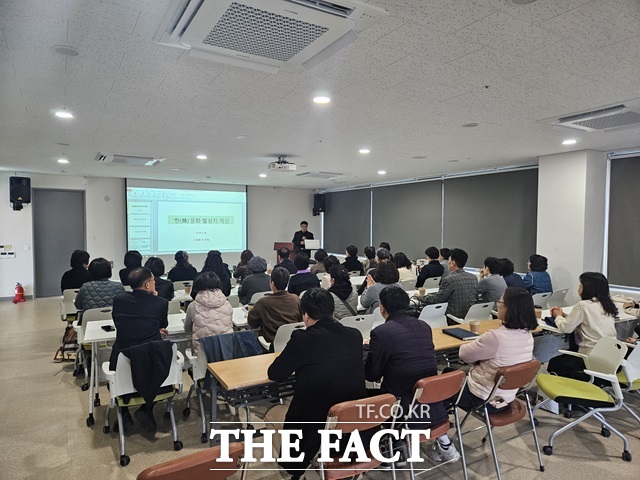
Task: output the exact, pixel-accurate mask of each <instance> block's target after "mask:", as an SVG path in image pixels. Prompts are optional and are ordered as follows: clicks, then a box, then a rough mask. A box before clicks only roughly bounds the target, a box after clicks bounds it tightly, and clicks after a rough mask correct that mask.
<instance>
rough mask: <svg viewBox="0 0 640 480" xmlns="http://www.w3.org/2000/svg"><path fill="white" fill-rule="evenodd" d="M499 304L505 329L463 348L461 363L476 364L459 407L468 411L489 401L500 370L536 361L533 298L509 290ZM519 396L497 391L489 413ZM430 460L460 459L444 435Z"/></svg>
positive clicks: (527, 294)
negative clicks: (533, 334)
mask: <svg viewBox="0 0 640 480" xmlns="http://www.w3.org/2000/svg"><path fill="white" fill-rule="evenodd" d="M497 304H498V318H499V319H500V320H502V326H501V327H500V328H497V329H495V330H489V331H488V332H486V333H484V334H482V335H481V336H480V337H478V338H476V339H475V340H474V341H473V342H470V343H468V344H466V345H462V346H461V347H460V359H461V360H463V361H464V362H467V363H471V364H473V366H472V367H471V369H470V370H469V376H468V379H467V385H466V387H465V389H464V390H463V392H462V395H461V397H460V402H459V404H458V405H459V406H460V408H462V409H464V410H467V411H468V410H471V409H473V408H475V407H477V406H479V405H481V404H482V403H483V402H484V401H486V399H487V398H489V394H490V393H491V390H492V389H493V386H494V383H495V376H496V372H497V371H498V370H499V369H500V368H502V367H508V366H511V365H517V364H518V363H524V362H528V361H530V360H531V359H532V358H533V336H532V335H531V330H535V329H536V328H537V327H538V322H537V320H536V315H535V310H534V308H533V299H532V298H531V294H530V293H529V292H527V291H526V290H525V289H524V288H507V289H506V290H505V292H504V294H503V295H502V297H500V300H498V302H497ZM446 371H447V369H445V372H446ZM516 393H517V390H502V389H498V390H496V395H495V397H494V399H493V400H492V401H491V403H490V404H489V405H487V408H488V410H489V412H490V413H494V412H499V411H501V410H504V409H505V408H507V407H508V405H509V403H511V402H513V400H514V399H515V396H516ZM429 456H430V457H431V458H433V459H434V460H436V461H438V462H442V461H446V460H457V459H458V458H459V456H460V455H459V454H458V452H457V451H456V449H455V447H454V446H453V444H452V443H451V442H450V440H449V437H448V436H447V435H442V436H441V437H439V438H438V440H437V441H436V442H434V444H433V446H432V449H431V450H430V451H429Z"/></svg>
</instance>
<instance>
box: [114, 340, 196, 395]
mask: <svg viewBox="0 0 640 480" xmlns="http://www.w3.org/2000/svg"><path fill="white" fill-rule="evenodd" d="M171 348H172V350H173V358H172V360H171V368H170V369H169V374H168V375H167V378H165V380H164V382H162V385H161V386H162V387H164V386H167V385H181V384H182V365H183V363H184V357H183V356H182V353H180V352H178V347H177V346H176V344H175V343H174V344H173V345H171ZM179 360H180V361H179ZM109 388H110V389H111V394H112V395H113V396H115V397H120V396H122V395H126V394H127V393H135V392H136V389H135V387H134V386H133V379H132V378H131V361H130V360H129V357H127V356H126V355H125V354H124V353H120V354H119V355H118V362H117V363H116V374H115V377H114V381H113V385H110V386H109Z"/></svg>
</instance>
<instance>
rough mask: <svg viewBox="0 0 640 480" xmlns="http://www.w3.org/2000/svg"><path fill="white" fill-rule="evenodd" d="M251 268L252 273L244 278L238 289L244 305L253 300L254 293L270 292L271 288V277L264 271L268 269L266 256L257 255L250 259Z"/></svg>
mask: <svg viewBox="0 0 640 480" xmlns="http://www.w3.org/2000/svg"><path fill="white" fill-rule="evenodd" d="M249 270H251V275H249V276H248V277H247V278H245V279H244V282H242V285H241V286H240V288H239V289H238V297H239V298H240V303H242V304H243V305H246V304H247V303H249V302H250V301H251V297H253V294H254V293H258V292H268V291H269V290H270V289H271V287H270V286H269V285H270V283H271V279H270V278H269V275H267V274H266V273H264V272H266V271H267V262H266V261H265V259H264V258H262V257H257V256H256V257H253V258H252V259H251V260H249Z"/></svg>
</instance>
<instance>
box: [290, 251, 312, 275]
mask: <svg viewBox="0 0 640 480" xmlns="http://www.w3.org/2000/svg"><path fill="white" fill-rule="evenodd" d="M293 264H294V265H295V266H296V268H297V269H298V271H300V270H306V269H307V268H309V256H308V255H307V254H306V253H304V252H298V253H296V256H295V257H293Z"/></svg>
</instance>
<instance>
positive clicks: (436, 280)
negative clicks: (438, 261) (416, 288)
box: [422, 277, 442, 288]
mask: <svg viewBox="0 0 640 480" xmlns="http://www.w3.org/2000/svg"><path fill="white" fill-rule="evenodd" d="M440 280H442V277H429V278H427V279H426V280H425V281H424V284H423V285H422V286H423V287H424V288H438V287H439V286H440Z"/></svg>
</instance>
